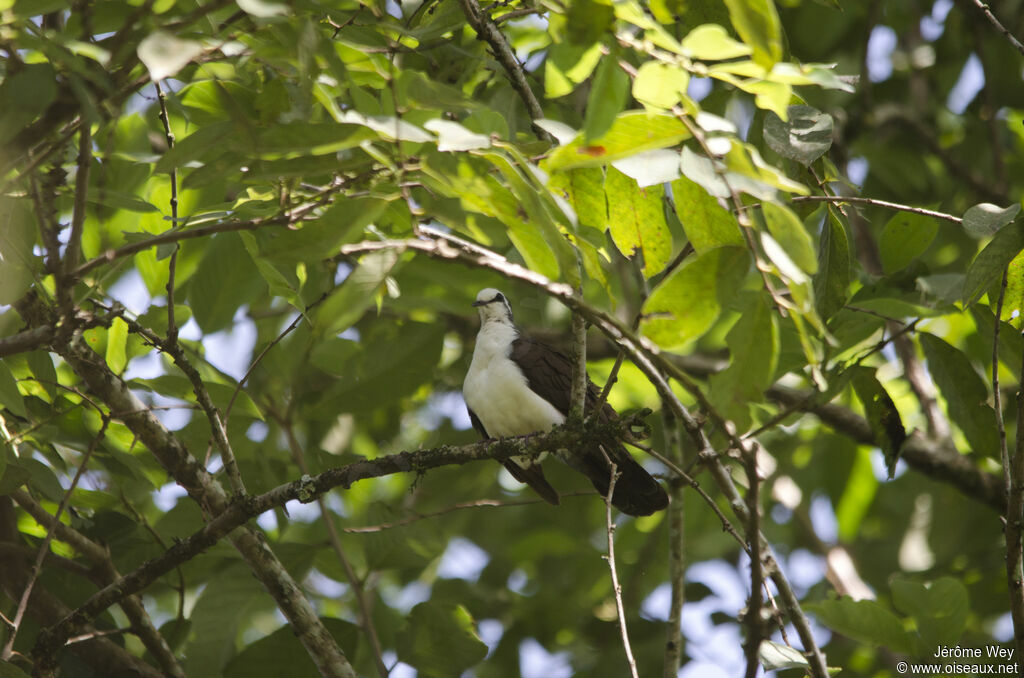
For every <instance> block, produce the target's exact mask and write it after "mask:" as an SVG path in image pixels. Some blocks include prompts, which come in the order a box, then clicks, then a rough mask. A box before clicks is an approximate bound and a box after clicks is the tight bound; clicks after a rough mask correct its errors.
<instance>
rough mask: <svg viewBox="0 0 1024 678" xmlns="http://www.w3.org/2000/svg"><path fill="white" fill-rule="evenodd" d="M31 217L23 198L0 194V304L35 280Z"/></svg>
mask: <svg viewBox="0 0 1024 678" xmlns="http://www.w3.org/2000/svg"><path fill="white" fill-rule="evenodd" d="M0 110H2V109H0ZM34 219H35V217H34V216H33V215H32V213H31V212H30V211H29V210H28V206H27V203H26V201H24V200H13V199H11V198H8V197H7V196H6V195H0V304H13V303H14V302H15V301H17V300H18V299H20V298H21V296H22V295H23V294H25V292H27V291H28V289H29V288H30V287H31V286H32V282H33V281H34V280H35V276H34V274H33V271H34V268H35V264H36V257H35V255H34V254H33V252H32V248H33V247H34V246H35V243H36V228H35V222H34Z"/></svg>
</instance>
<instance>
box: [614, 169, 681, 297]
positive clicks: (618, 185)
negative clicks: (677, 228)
mask: <svg viewBox="0 0 1024 678" xmlns="http://www.w3.org/2000/svg"><path fill="white" fill-rule="evenodd" d="M604 185H605V192H606V194H607V196H608V225H609V227H610V228H611V232H612V240H614V241H615V246H616V247H618V248H619V251H620V252H622V254H623V255H624V256H626V257H632V256H633V255H634V254H637V253H642V254H643V257H644V259H643V262H644V275H645V276H647V277H648V278H650V277H651V276H652V275H655V274H657V273H659V272H661V271H662V270H663V269H664V268H665V266H667V265H668V262H669V260H670V259H671V258H672V234H671V233H670V232H669V230H668V224H667V223H666V222H665V211H664V207H663V198H664V195H665V189H664V188H662V187H661V186H649V187H647V188H640V187H638V186H637V183H636V181H635V180H633V179H631V178H630V177H627V176H626V175H625V174H623V173H622V172H620V171H618V170H617V169H615V168H614V167H609V168H608V173H607V175H606V176H605V184H604Z"/></svg>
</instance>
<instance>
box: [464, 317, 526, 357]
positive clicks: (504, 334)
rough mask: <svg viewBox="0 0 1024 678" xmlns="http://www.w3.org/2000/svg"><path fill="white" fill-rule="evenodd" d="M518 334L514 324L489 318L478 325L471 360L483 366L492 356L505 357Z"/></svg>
mask: <svg viewBox="0 0 1024 678" xmlns="http://www.w3.org/2000/svg"><path fill="white" fill-rule="evenodd" d="M518 336H519V330H517V329H516V327H515V325H513V324H512V323H509V322H502V321H500V320H491V321H488V322H485V323H484V324H483V325H481V326H480V332H478V333H477V335H476V348H475V349H474V350H473V362H474V363H477V364H478V366H480V367H483V366H484V365H486V364H487V363H489V362H490V361H491V360H493V359H494V358H507V357H508V355H509V352H510V350H511V347H512V342H513V341H515V340H516V337H518Z"/></svg>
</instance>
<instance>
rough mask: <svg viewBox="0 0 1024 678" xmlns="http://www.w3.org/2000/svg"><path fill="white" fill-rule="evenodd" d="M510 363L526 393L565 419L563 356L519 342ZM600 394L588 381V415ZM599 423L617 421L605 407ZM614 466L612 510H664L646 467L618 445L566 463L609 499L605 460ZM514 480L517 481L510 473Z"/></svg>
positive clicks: (567, 364)
mask: <svg viewBox="0 0 1024 678" xmlns="http://www.w3.org/2000/svg"><path fill="white" fill-rule="evenodd" d="M510 357H511V358H512V360H513V361H514V362H515V363H516V364H517V365H519V368H520V369H521V370H522V371H523V376H525V377H526V381H527V383H528V384H529V386H530V389H531V390H532V391H533V392H534V393H536V394H537V395H539V396H540V397H542V398H544V399H545V400H547V401H548V402H549V403H551V404H552V405H553V406H554V407H555V409H557V410H558V411H559V412H561V413H562V414H563V415H567V414H568V413H569V399H570V394H571V392H572V361H571V360H570V359H569V357H568V356H566V355H565V354H564V353H562V352H561V351H559V350H557V349H555V348H552V347H551V346H549V345H547V344H545V343H542V342H539V341H535V340H533V339H529V338H527V337H518V338H517V339H516V340H515V341H513V342H512V354H511V356H510ZM599 401H600V391H599V390H598V388H597V386H596V385H595V384H594V383H593V382H592V381H590V380H589V379H588V380H587V403H586V405H587V410H588V412H589V411H590V410H592V409H593V408H595V407H597V404H598V402H599ZM599 416H600V418H601V419H602V420H605V421H607V420H609V419H614V418H616V417H617V416H618V415H617V414H616V413H615V410H614V409H612V407H611V405H608V404H607V403H605V404H604V405H603V406H602V407H601V412H600V415H599ZM606 454H607V455H608V458H607V459H606V458H605V455H606ZM609 459H610V460H611V461H612V463H614V464H615V466H616V469H617V472H618V473H619V474H620V476H619V479H618V480H617V481H616V483H615V494H614V495H613V496H612V504H613V505H614V506H615V507H616V508H617V509H619V510H620V511H622V512H623V513H628V514H629V515H632V516H646V515H650V514H651V513H654V512H655V511H660V510H661V509H663V508H665V507H666V506H668V495H667V494H665V490H664V489H662V487H661V485H659V484H658V481H657V480H655V479H654V478H653V477H652V476H651V474H649V473H648V472H647V471H646V470H644V467H643V466H641V465H640V464H638V463H637V462H636V460H634V459H633V456H632V455H631V454H630V453H629V451H628V450H626V448H625V447H623V445H622V443H620V442H619V441H618V440H614V439H609V440H607V441H602V442H601V444H600V446H599V447H597V448H596V449H588V450H584V451H582V452H579V453H577V454H574V455H571V457H570V458H569V459H566V460H565V461H566V463H568V464H569V465H570V466H572V467H573V468H575V469H576V470H577V471H580V472H581V473H583V475H585V476H587V477H588V478H589V479H590V482H591V483H592V484H593V485H594V488H595V489H596V490H597V491H598V492H600V493H601V494H602V495H607V494H608V484H609V481H610V479H611V467H610V466H609V464H608V460H609ZM513 475H515V474H514V473H513Z"/></svg>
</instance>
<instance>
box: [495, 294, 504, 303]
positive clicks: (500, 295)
mask: <svg viewBox="0 0 1024 678" xmlns="http://www.w3.org/2000/svg"><path fill="white" fill-rule="evenodd" d="M494 300H495V301H505V295H504V294H502V293H501V292H498V296H496V297H494Z"/></svg>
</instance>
